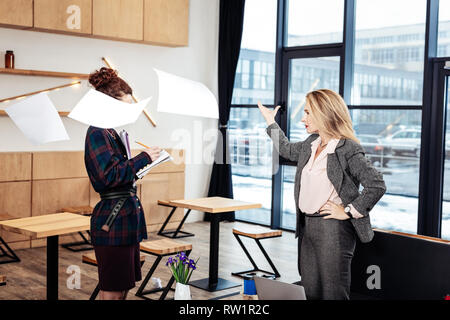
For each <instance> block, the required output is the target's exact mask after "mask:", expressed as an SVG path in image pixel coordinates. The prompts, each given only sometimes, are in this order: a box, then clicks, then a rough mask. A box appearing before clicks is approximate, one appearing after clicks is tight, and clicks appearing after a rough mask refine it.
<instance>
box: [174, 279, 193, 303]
mask: <svg viewBox="0 0 450 320" xmlns="http://www.w3.org/2000/svg"><path fill="white" fill-rule="evenodd" d="M174 299H175V300H191V289H190V287H189V285H188V284H182V283H178V282H177V285H176V287H175V297H174Z"/></svg>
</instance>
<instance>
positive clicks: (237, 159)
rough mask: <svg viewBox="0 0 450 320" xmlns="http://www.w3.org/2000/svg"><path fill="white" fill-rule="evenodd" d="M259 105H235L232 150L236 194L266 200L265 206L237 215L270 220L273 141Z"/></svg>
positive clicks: (231, 123) (258, 200)
mask: <svg viewBox="0 0 450 320" xmlns="http://www.w3.org/2000/svg"><path fill="white" fill-rule="evenodd" d="M265 123H266V122H265V120H264V118H263V117H262V116H261V114H260V112H259V109H258V108H244V107H242V108H232V109H231V112H230V120H229V122H228V128H229V131H228V132H229V134H228V139H229V150H230V160H231V169H232V174H233V194H234V198H235V199H237V200H242V201H250V202H258V203H262V208H261V209H252V210H244V211H237V212H236V218H237V219H241V220H247V221H251V222H255V223H260V224H265V225H269V224H270V212H271V200H272V142H271V140H270V138H269V137H268V136H267V134H266V133H265Z"/></svg>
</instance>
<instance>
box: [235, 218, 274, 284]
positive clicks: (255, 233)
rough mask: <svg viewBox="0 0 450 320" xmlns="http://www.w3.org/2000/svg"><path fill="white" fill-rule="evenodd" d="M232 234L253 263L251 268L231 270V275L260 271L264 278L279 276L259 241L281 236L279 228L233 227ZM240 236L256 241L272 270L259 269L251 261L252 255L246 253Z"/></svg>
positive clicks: (252, 273) (254, 273)
mask: <svg viewBox="0 0 450 320" xmlns="http://www.w3.org/2000/svg"><path fill="white" fill-rule="evenodd" d="M233 235H234V236H235V238H236V239H237V241H238V242H239V244H240V246H241V247H242V249H243V250H244V252H245V254H246V255H247V258H248V259H249V260H250V262H251V263H252V265H253V269H252V270H247V271H241V272H232V273H231V274H232V275H233V276H237V277H240V278H243V275H245V274H249V275H256V272H262V273H265V275H263V277H266V278H279V277H280V273H279V272H278V270H277V269H276V268H275V265H274V264H273V262H272V260H270V257H269V255H268V254H267V252H266V250H264V248H263V246H262V245H261V243H260V242H259V241H260V240H262V239H270V238H278V237H281V235H282V232H281V230H270V229H267V228H260V227H246V228H245V230H238V229H233ZM240 236H242V237H247V238H251V239H254V240H255V241H256V244H257V245H258V247H259V249H261V251H262V253H263V255H264V257H266V259H267V262H269V264H270V266H271V267H272V269H273V272H269V271H265V270H261V269H259V268H258V266H257V265H256V263H255V261H253V259H252V257H251V256H250V254H249V253H248V251H247V249H246V248H245V246H244V244H243V243H242V240H241V239H240Z"/></svg>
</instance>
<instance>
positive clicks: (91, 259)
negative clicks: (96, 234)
mask: <svg viewBox="0 0 450 320" xmlns="http://www.w3.org/2000/svg"><path fill="white" fill-rule="evenodd" d="M81 260H82V261H83V263H86V264H89V265H91V266H94V267H97V266H98V264H97V258H96V257H95V252H90V253H86V254H83V256H82V259H81ZM140 260H141V267H142V265H143V264H144V262H145V255H143V254H141V257H140ZM99 291H100V288H99V284H97V286H96V287H95V289H94V291H93V292H92V294H91V297H90V298H89V300H95V298H96V297H97V295H98V293H99Z"/></svg>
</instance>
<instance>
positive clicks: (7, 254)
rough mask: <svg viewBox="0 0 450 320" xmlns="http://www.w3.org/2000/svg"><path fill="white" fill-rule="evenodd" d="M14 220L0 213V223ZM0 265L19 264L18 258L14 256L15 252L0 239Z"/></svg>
mask: <svg viewBox="0 0 450 320" xmlns="http://www.w3.org/2000/svg"><path fill="white" fill-rule="evenodd" d="M11 219H16V218H15V217H12V216H10V215H8V214H5V213H1V214H0V221H4V220H11ZM0 252H1V254H0V264H4V263H11V262H20V259H19V257H18V256H17V255H16V254H15V252H14V251H13V250H12V249H11V248H10V247H9V246H8V244H7V243H6V241H5V240H3V238H2V237H0Z"/></svg>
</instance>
